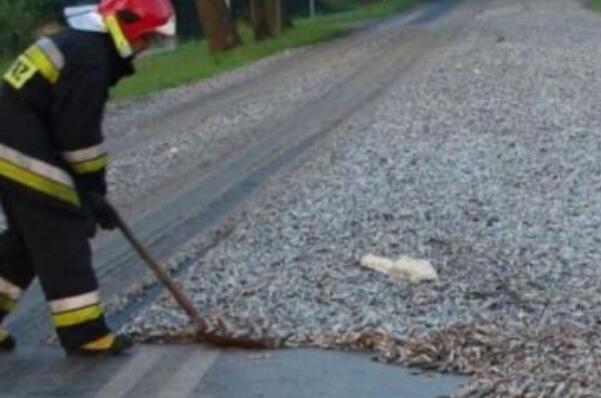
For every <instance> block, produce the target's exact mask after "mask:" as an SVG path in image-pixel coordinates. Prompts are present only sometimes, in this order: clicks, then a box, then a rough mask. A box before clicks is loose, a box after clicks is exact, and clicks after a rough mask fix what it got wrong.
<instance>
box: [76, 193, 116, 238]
mask: <svg viewBox="0 0 601 398" xmlns="http://www.w3.org/2000/svg"><path fill="white" fill-rule="evenodd" d="M84 201H85V202H86V205H87V206H88V207H89V209H90V210H91V211H92V214H93V215H94V218H95V219H96V222H97V223H98V224H99V225H100V228H102V229H115V228H117V226H118V225H119V215H118V214H117V212H116V211H115V209H114V208H113V206H112V205H111V204H110V203H109V201H108V200H107V198H106V196H104V195H101V194H98V193H87V194H86V195H85V196H84Z"/></svg>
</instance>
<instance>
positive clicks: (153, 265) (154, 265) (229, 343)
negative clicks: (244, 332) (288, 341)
mask: <svg viewBox="0 0 601 398" xmlns="http://www.w3.org/2000/svg"><path fill="white" fill-rule="evenodd" d="M109 206H110V208H111V210H112V211H113V213H114V219H115V221H116V223H117V227H118V228H119V230H121V232H122V233H123V235H124V236H125V238H126V239H127V241H129V243H130V244H131V245H132V247H133V248H134V250H135V251H136V252H137V253H138V254H139V255H140V257H141V258H142V259H143V260H144V264H146V265H147V266H148V268H150V270H151V271H152V272H153V273H154V275H155V276H156V277H157V279H158V280H159V282H160V283H161V284H162V285H163V286H164V287H165V288H166V289H167V290H168V291H169V293H171V295H172V296H173V298H174V299H175V301H176V302H177V304H178V305H179V306H180V308H181V309H182V310H184V312H185V313H186V315H188V317H189V318H190V321H191V322H192V324H193V325H194V327H195V334H196V335H195V338H196V340H198V341H199V342H202V343H207V344H210V345H214V346H217V347H238V348H246V349H267V348H273V347H275V346H277V345H279V343H277V342H276V341H275V340H271V339H247V338H241V337H228V336H224V335H223V334H219V333H218V332H217V331H215V330H211V327H210V325H209V324H208V323H207V322H205V321H204V320H203V319H202V318H201V317H200V314H199V313H198V311H197V310H196V308H195V307H194V305H193V304H192V301H190V299H189V298H188V297H187V296H186V295H185V294H184V292H183V291H182V290H181V289H180V288H179V287H178V286H177V285H176V283H175V282H174V281H173V279H172V278H171V277H170V276H169V275H168V274H167V272H166V271H165V270H164V269H163V267H162V266H161V264H160V263H159V262H158V261H157V260H156V259H155V258H154V257H153V256H152V254H150V251H149V250H148V249H147V248H146V247H145V246H144V245H142V243H141V242H140V240H139V239H137V238H136V236H135V235H134V233H133V231H132V230H131V228H130V227H129V226H128V225H127V223H126V222H125V221H123V218H122V217H121V215H120V214H119V212H117V210H116V209H115V207H114V206H113V205H111V204H109Z"/></svg>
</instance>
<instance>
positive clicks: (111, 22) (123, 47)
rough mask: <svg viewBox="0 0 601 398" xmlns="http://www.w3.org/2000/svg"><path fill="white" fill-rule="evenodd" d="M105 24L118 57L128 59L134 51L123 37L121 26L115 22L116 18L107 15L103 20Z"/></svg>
mask: <svg viewBox="0 0 601 398" xmlns="http://www.w3.org/2000/svg"><path fill="white" fill-rule="evenodd" d="M105 23H106V27H107V29H108V31H109V34H110V35H111V37H112V39H113V43H114V44H115V47H116V48H117V52H118V53H119V55H121V57H123V58H129V57H131V56H132V55H134V50H133V48H132V46H131V44H130V43H129V41H128V40H127V38H126V37H125V34H124V33H123V30H122V29H121V25H120V24H119V21H117V17H116V16H115V15H109V16H107V17H106V18H105Z"/></svg>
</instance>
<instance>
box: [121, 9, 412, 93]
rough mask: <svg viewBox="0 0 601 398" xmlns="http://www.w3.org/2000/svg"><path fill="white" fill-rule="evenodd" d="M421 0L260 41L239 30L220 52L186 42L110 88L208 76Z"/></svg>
mask: <svg viewBox="0 0 601 398" xmlns="http://www.w3.org/2000/svg"><path fill="white" fill-rule="evenodd" d="M421 1H424V0H383V1H382V2H379V3H375V4H372V5H368V6H362V7H355V8H354V9H352V10H349V11H345V12H340V13H336V14H330V15H324V16H317V17H315V18H313V19H299V20H296V21H294V28H293V29H290V30H288V31H286V32H285V33H283V34H282V35H280V36H278V37H276V38H274V39H271V40H266V41H263V42H260V43H256V42H254V41H253V39H252V37H251V32H250V31H249V30H248V29H247V28H241V29H240V33H241V35H242V37H243V40H244V43H245V44H244V45H243V46H241V47H239V48H236V49H234V50H232V51H229V52H227V53H225V54H221V55H218V56H211V55H210V54H209V51H208V48H207V46H206V44H205V42H201V41H199V42H190V43H186V44H183V45H181V46H179V47H178V48H177V49H176V50H174V51H171V52H168V53H164V54H160V55H156V56H152V57H148V58H144V59H141V60H139V61H138V62H137V65H136V69H137V70H138V73H137V74H136V75H135V76H133V77H131V78H129V79H126V80H124V81H123V82H122V83H120V84H119V85H118V86H117V87H115V88H114V89H113V90H112V93H111V96H112V98H113V99H115V100H117V101H119V100H123V99H127V98H135V97H140V96H144V95H147V94H149V93H152V92H155V91H158V90H162V89H166V88H170V87H176V86H179V85H182V84H184V83H188V82H192V81H196V80H200V79H204V78H208V77H211V76H214V75H217V74H219V73H221V72H224V71H227V70H231V69H234V68H237V67H240V66H242V65H245V64H248V63H251V62H253V61H256V60H259V59H261V58H264V57H266V56H269V55H272V54H275V53H277V52H279V51H282V50H284V49H289V48H295V47H301V46H304V45H308V44H314V43H318V42H321V41H325V40H328V39H331V38H332V37H335V36H337V35H339V34H341V33H343V32H344V31H345V30H348V29H349V26H351V25H352V24H353V23H357V22H361V21H366V20H370V19H375V18H379V17H383V16H388V15H392V14H394V13H397V12H400V11H402V10H404V9H407V8H409V7H410V6H413V5H415V4H417V3H419V2H421Z"/></svg>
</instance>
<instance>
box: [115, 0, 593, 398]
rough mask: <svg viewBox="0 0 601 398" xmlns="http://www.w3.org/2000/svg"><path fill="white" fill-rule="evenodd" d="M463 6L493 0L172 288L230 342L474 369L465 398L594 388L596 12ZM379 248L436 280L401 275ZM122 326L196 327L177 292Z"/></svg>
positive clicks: (181, 331) (167, 335)
mask: <svg viewBox="0 0 601 398" xmlns="http://www.w3.org/2000/svg"><path fill="white" fill-rule="evenodd" d="M459 3H460V4H462V6H463V5H464V6H466V7H468V6H469V5H470V4H474V3H479V4H484V3H486V4H484V5H485V6H483V8H482V9H483V11H482V12H480V13H478V14H477V15H474V17H473V18H470V22H469V23H468V24H466V26H465V27H464V28H463V30H462V31H461V32H460V33H459V34H458V35H456V37H454V39H453V40H450V41H449V43H448V44H447V45H445V46H443V47H441V48H440V49H438V50H437V51H435V52H432V53H429V54H427V55H425V56H424V57H423V58H421V59H419V60H417V61H416V67H415V68H414V69H411V70H409V71H399V80H398V81H397V82H395V83H394V84H391V86H390V87H389V91H387V92H386V94H385V95H384V96H383V97H382V98H381V99H380V100H379V102H377V103H375V104H374V106H373V107H371V108H369V109H367V110H364V111H360V110H358V111H357V112H356V113H355V114H354V115H353V117H352V118H351V119H349V120H347V121H346V122H344V123H341V125H340V126H339V127H338V128H337V129H336V130H335V131H332V132H331V135H330V136H329V137H328V138H327V139H326V140H324V141H323V142H321V143H320V145H319V146H318V147H316V148H315V149H314V150H313V151H312V153H311V155H310V156H308V159H307V161H305V162H304V163H303V164H302V165H298V167H296V168H295V169H294V170H292V171H288V172H286V173H282V174H281V175H276V176H274V177H273V178H272V179H271V180H270V181H269V184H267V185H268V186H266V187H265V188H264V189H262V190H260V192H257V194H256V195H255V197H254V198H253V199H252V200H251V201H250V202H251V203H249V204H248V208H247V209H245V210H244V211H243V212H241V214H240V215H239V216H237V217H238V218H236V219H235V220H232V232H231V234H229V235H228V237H227V239H223V240H222V241H221V242H220V243H219V244H218V245H216V246H215V247H213V248H212V249H211V250H209V251H208V253H206V255H205V254H202V255H200V254H198V253H204V251H203V250H202V247H200V246H201V245H200V244H199V245H198V247H196V248H194V247H193V248H192V249H191V251H190V253H188V254H187V256H189V258H191V259H192V260H191V262H192V266H191V267H190V268H189V269H188V270H187V271H185V272H183V273H182V275H181V277H180V278H179V282H180V284H181V285H182V286H183V288H184V290H185V291H187V292H189V294H190V295H191V296H192V299H193V301H194V304H195V305H196V307H197V308H198V309H200V310H201V311H203V313H204V315H205V316H206V317H207V318H206V319H207V322H206V326H207V328H206V330H207V331H211V333H214V334H217V335H221V336H223V337H228V336H229V337H233V338H239V339H240V338H242V339H247V340H251V341H257V342H262V343H265V344H264V345H265V346H273V347H298V346H311V347H322V348H337V349H358V350H370V351H375V352H377V357H378V359H379V360H380V361H383V362H387V363H392V364H400V365H410V366H413V367H416V368H420V369H423V370H425V371H432V370H435V371H441V372H458V373H463V374H468V375H471V376H472V378H471V379H470V380H471V382H470V383H469V384H468V385H467V386H466V387H465V389H464V390H463V391H459V392H457V396H458V397H470V398H472V397H516V398H517V397H537V398H538V397H562V398H564V397H568V398H571V397H598V396H600V391H601V357H600V355H601V338H600V337H601V336H599V332H600V331H601V269H600V268H599V264H601V201H600V200H599V198H600V194H601V162H600V161H599V152H600V151H601V134H600V123H599V120H600V119H599V115H601V106H600V104H601V78H600V76H601V75H600V74H599V60H601V45H600V44H599V43H600V38H601V16H600V15H597V14H595V13H593V12H592V11H589V10H586V9H585V8H583V4H582V2H580V1H577V0H528V1H522V0H503V1H491V2H479V1H464V2H459ZM457 10H458V11H457V12H462V11H461V10H469V9H467V8H458V9H457ZM437 26H438V27H439V28H441V29H444V19H441V20H440V23H439V25H436V24H433V25H432V27H431V29H437ZM435 33H436V32H435ZM192 246H194V245H192ZM367 253H376V254H378V255H382V256H384V257H388V258H398V256H408V257H411V258H418V259H427V260H428V261H429V262H430V263H431V265H432V266H433V268H434V269H435V271H436V275H437V278H433V277H432V278H429V279H434V280H428V281H422V282H421V283H411V281H407V280H398V279H397V278H394V277H392V276H391V275H390V274H395V273H394V272H392V271H390V272H388V274H383V273H382V272H378V270H384V271H386V270H392V268H391V266H390V264H389V263H380V262H378V261H376V262H375V263H373V264H371V265H372V267H371V268H372V269H368V268H366V267H362V266H361V264H360V263H361V258H362V257H363V256H364V255H365V254H367ZM174 261H175V262H176V263H177V261H178V260H174ZM172 265H173V266H176V265H177V264H172ZM397 274H398V273H397ZM125 331H126V332H130V333H133V334H135V335H136V336H137V337H138V338H140V339H167V340H169V339H172V338H173V339H178V338H179V339H182V338H186V339H194V340H195V339H196V338H197V337H198V336H197V335H196V334H195V333H194V331H193V330H192V331H191V330H190V329H189V324H188V322H187V319H186V318H185V316H183V315H182V313H181V312H179V311H178V310H177V308H175V306H174V305H173V303H172V302H171V301H170V299H169V297H162V298H161V299H159V300H157V301H156V302H155V303H153V304H152V305H151V306H149V308H146V309H144V310H143V311H142V312H141V313H140V314H139V315H138V316H137V317H136V319H134V320H133V322H131V324H129V325H128V326H127V328H126V330H125Z"/></svg>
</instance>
